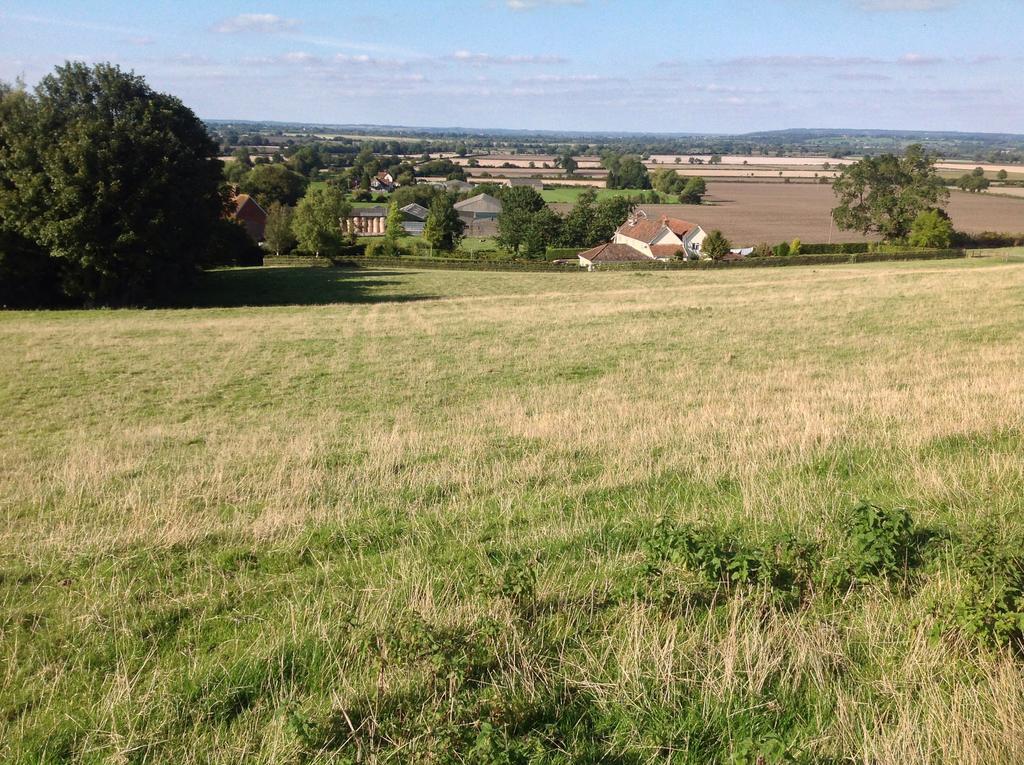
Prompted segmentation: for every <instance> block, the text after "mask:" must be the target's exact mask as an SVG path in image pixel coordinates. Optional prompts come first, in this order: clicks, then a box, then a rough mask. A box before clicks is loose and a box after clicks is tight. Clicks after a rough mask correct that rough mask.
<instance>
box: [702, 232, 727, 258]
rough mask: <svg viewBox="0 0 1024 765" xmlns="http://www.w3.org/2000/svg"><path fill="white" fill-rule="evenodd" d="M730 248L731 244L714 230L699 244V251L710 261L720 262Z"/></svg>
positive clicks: (723, 235)
mask: <svg viewBox="0 0 1024 765" xmlns="http://www.w3.org/2000/svg"><path fill="white" fill-rule="evenodd" d="M731 247H732V244H731V243H730V242H729V240H728V239H726V238H725V234H723V233H722V232H721V231H719V230H718V229H715V230H714V231H712V232H711V233H710V234H708V235H707V238H706V239H705V240H704V242H703V243H702V244H701V247H700V251H701V253H702V254H704V255H706V256H707V257H709V258H711V259H712V260H721V259H722V258H724V257H725V256H726V255H728V254H729V249H730V248H731Z"/></svg>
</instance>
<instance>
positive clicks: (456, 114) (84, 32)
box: [0, 0, 1024, 133]
mask: <svg viewBox="0 0 1024 765" xmlns="http://www.w3.org/2000/svg"><path fill="white" fill-rule="evenodd" d="M1022 31H1024V0H732V1H729V2H724V1H721V2H715V1H714V0H702V1H696V0H675V1H674V2H671V1H669V0H417V1H416V2H412V0H359V1H358V2H350V1H349V0H321V2H313V1H312V0H289V1H288V2H275V1H274V0H267V1H265V2H261V1H260V0H249V1H248V2H238V1H236V0H219V1H218V2H213V3H211V2H199V1H198V0H175V2H151V1H150V0H131V1H130V2H129V1H127V0H104V1H101V0H76V1H75V2H68V1H67V0H65V1H63V2H58V1H57V0H31V2H28V1H26V0H0V80H6V81H13V80H15V79H17V78H21V79H23V80H24V81H25V82H26V83H27V84H29V85H33V84H35V83H36V82H37V81H38V80H39V78H40V77H42V76H44V75H45V74H46V73H48V72H50V71H52V69H53V67H54V66H56V65H58V64H60V63H63V62H64V61H66V60H80V61H87V62H100V61H109V62H112V63H115V64H118V65H119V66H121V67H122V68H124V69H131V70H134V71H135V72H136V73H138V74H141V75H143V76H145V78H146V79H147V81H148V82H149V83H150V84H151V85H152V86H153V87H154V88H156V89H157V90H160V91H164V92H169V93H173V94H174V95H176V96H178V97H179V98H181V99H182V100H183V101H184V102H185V103H186V104H187V105H188V106H190V107H191V108H192V109H193V110H194V111H195V112H196V113H197V114H198V115H199V116H200V117H202V118H204V119H238V120H276V121H288V122H306V123H323V124H368V125H407V126H425V127H456V126H457V127H468V128H514V129H528V130H573V131H588V130H589V131H636V132H674V133H743V132H751V131H757V130H775V129H784V128H796V127H818V128H877V129H907V130H910V129H916V130H963V131H972V132H1014V133H1021V132H1024V77H1022V76H1021V74H1022V73H1024V45H1021V32H1022Z"/></svg>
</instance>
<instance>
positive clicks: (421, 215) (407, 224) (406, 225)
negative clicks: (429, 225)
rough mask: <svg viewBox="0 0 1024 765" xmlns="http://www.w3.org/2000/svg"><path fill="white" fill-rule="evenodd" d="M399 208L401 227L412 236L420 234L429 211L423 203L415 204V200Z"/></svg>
mask: <svg viewBox="0 0 1024 765" xmlns="http://www.w3.org/2000/svg"><path fill="white" fill-rule="evenodd" d="M401 210H402V228H403V229H404V230H405V233H407V234H411V235H412V236H420V235H422V234H423V229H424V227H425V226H426V221H427V216H428V215H430V211H429V210H428V209H427V208H426V207H424V206H423V205H419V204H416V203H415V202H413V203H412V204H408V205H406V206H405V207H403V208H401Z"/></svg>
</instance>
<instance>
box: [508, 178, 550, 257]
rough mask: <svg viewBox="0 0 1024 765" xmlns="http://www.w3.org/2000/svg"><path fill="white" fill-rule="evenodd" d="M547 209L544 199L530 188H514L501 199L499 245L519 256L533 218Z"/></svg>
mask: <svg viewBox="0 0 1024 765" xmlns="http://www.w3.org/2000/svg"><path fill="white" fill-rule="evenodd" d="M545 207H547V205H546V204H545V202H544V198H543V197H542V196H541V195H540V194H538V193H537V191H535V190H534V189H531V188H530V187H529V186H513V187H511V188H509V189H507V190H506V191H505V193H504V194H503V195H502V198H501V214H500V215H498V243H499V244H500V245H501V246H502V247H504V248H505V249H506V250H508V251H509V252H512V253H515V254H516V255H518V254H519V248H520V247H521V246H522V244H523V241H524V240H525V239H526V234H527V231H529V229H530V225H531V224H532V222H533V216H534V215H535V214H536V213H537V212H539V211H540V210H542V209H544V208H545Z"/></svg>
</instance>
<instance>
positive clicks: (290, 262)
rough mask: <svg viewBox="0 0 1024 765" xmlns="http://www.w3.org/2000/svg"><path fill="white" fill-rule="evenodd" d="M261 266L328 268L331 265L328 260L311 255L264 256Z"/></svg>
mask: <svg viewBox="0 0 1024 765" xmlns="http://www.w3.org/2000/svg"><path fill="white" fill-rule="evenodd" d="M263 265H265V266H321V267H329V266H331V265H333V264H332V262H331V260H330V259H329V258H316V257H313V256H312V255H265V256H264V257H263Z"/></svg>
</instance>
